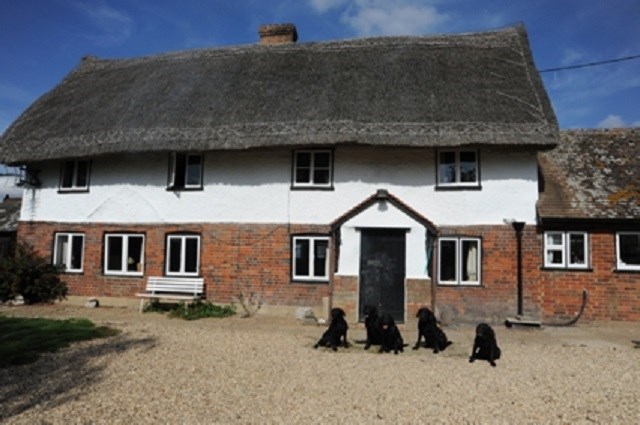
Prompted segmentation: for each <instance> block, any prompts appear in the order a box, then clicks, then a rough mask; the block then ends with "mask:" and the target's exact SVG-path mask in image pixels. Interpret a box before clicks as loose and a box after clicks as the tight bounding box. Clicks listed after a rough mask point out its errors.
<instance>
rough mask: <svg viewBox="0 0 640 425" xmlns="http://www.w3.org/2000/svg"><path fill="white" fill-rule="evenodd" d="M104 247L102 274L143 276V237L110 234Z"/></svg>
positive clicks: (139, 235)
mask: <svg viewBox="0 0 640 425" xmlns="http://www.w3.org/2000/svg"><path fill="white" fill-rule="evenodd" d="M104 245H105V246H104V274H114V275H133V276H142V275H143V274H144V235H142V234H119V233H110V234H107V235H105V238H104Z"/></svg>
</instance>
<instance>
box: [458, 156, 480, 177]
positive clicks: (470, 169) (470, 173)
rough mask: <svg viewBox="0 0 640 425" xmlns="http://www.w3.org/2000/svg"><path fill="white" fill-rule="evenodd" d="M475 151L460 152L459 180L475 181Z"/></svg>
mask: <svg viewBox="0 0 640 425" xmlns="http://www.w3.org/2000/svg"><path fill="white" fill-rule="evenodd" d="M476 168H477V167H476V153H475V152H469V151H466V152H460V181H461V182H476V181H478V179H477V177H476Z"/></svg>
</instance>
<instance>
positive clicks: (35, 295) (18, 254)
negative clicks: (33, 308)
mask: <svg viewBox="0 0 640 425" xmlns="http://www.w3.org/2000/svg"><path fill="white" fill-rule="evenodd" d="M60 272H61V268H60V267H58V266H54V265H52V264H49V262H48V261H47V260H45V259H44V258H42V257H39V256H38V255H37V254H36V253H35V251H34V250H33V248H32V247H31V246H29V245H26V244H19V245H18V246H17V247H16V251H15V255H14V256H11V257H5V258H3V259H2V260H0V302H5V301H7V300H11V299H14V298H15V297H17V296H18V295H21V296H22V298H23V299H24V302H25V303H26V304H34V303H45V302H52V301H55V300H62V299H64V298H66V296H67V291H68V289H67V285H66V283H64V282H63V281H61V280H60Z"/></svg>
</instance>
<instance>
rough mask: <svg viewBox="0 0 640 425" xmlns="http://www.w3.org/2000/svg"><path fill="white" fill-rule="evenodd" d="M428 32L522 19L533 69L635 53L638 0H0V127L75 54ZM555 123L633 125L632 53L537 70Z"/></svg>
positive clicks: (638, 84)
mask: <svg viewBox="0 0 640 425" xmlns="http://www.w3.org/2000/svg"><path fill="white" fill-rule="evenodd" d="M284 22H292V23H295V24H296V26H297V28H298V34H299V42H307V41H321V40H333V39H342V38H358V37H367V36H380V35H427V34H434V33H449V32H468V31H480V30H486V29H493V28H499V27H503V26H508V25H513V24H515V23H518V22H523V23H524V24H525V25H526V27H527V30H528V33H529V39H530V42H531V45H532V49H533V55H534V58H535V61H536V65H537V67H538V69H540V70H543V69H547V68H555V67H559V66H568V65H574V64H581V63H587V62H594V61H602V60H607V59H612V58H618V57H623V56H631V55H638V54H640V0H482V1H480V0H281V1H270V0H210V1H205V0H175V1H169V0H91V1H88V0H0V132H2V131H4V130H5V129H6V128H7V127H8V126H9V125H10V123H11V122H13V121H14V120H15V119H16V118H17V117H18V116H19V115H20V114H21V113H22V112H23V111H24V110H25V109H26V108H27V107H28V106H29V104H31V103H32V102H33V101H34V100H36V99H37V98H38V97H39V96H41V95H42V94H44V93H45V92H47V91H48V90H50V89H52V88H53V87H54V86H55V85H56V84H58V83H59V82H60V81H61V80H62V78H63V77H64V76H65V75H66V74H67V73H69V72H70V71H71V70H72V69H74V68H75V67H76V66H77V65H78V64H79V62H80V59H81V57H82V56H84V55H88V54H90V55H95V56H98V57H102V58H121V57H132V56H141V55H151V54H156V53H161V52H167V51H175V50H182V49H192V48H201V47H218V46H227V45H237V44H251V43H255V42H256V41H257V39H258V34H257V28H258V26H259V25H260V24H264V23H284ZM542 75H543V79H544V82H545V86H546V88H547V90H548V91H549V94H550V97H551V101H552V103H553V106H554V109H555V111H556V114H557V115H558V119H559V122H560V126H561V128H575V127H579V128H595V127H629V126H640V107H639V106H640V59H636V60H629V61H625V62H619V63H615V64H609V65H601V66H594V67H588V68H582V69H576V70H567V71H558V72H550V73H543V74H542Z"/></svg>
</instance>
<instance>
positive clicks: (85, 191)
mask: <svg viewBox="0 0 640 425" xmlns="http://www.w3.org/2000/svg"><path fill="white" fill-rule="evenodd" d="M58 193H59V194H68V193H89V188H88V187H87V188H82V189H58Z"/></svg>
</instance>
